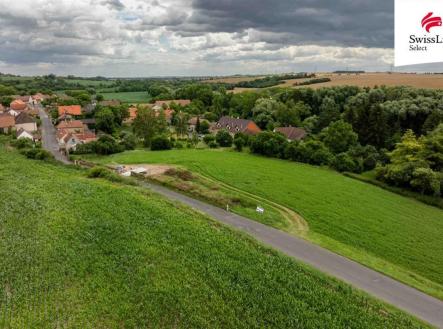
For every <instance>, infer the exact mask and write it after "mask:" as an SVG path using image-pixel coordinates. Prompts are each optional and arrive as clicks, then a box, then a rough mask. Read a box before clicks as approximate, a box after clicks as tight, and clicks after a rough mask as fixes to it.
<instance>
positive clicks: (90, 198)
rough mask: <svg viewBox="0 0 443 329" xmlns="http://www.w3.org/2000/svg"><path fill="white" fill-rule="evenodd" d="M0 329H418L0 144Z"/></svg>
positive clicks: (131, 196)
mask: <svg viewBox="0 0 443 329" xmlns="http://www.w3.org/2000/svg"><path fill="white" fill-rule="evenodd" d="M0 171H1V176H0V189H1V191H2V202H1V203H0V232H1V238H0V268H1V271H0V327H2V328H172V327H173V328H197V327H198V328H221V327H223V328H258V327H261V328H264V327H279V328H295V327H303V328H326V327H327V328H343V327H354V328H422V327H426V326H425V325H424V324H422V323H420V322H419V321H418V320H415V319H413V318H412V317H410V316H408V315H406V314H404V313H402V312H400V311H397V310H395V309H393V308H391V307H389V306H387V305H385V304H381V303H379V302H377V301H375V300H374V299H372V298H370V297H368V296H366V295H365V294H362V293H360V292H357V291H355V290H353V289H352V288H351V287H350V286H348V285H345V284H343V283H340V282H338V281H336V280H334V279H331V278H328V277H326V276H324V275H323V274H321V273H318V272H317V271H315V270H312V269H310V268H308V267H307V266H304V265H302V264H299V263H297V262H294V261H293V260H291V259H290V258H288V257H285V256H283V255H281V254H279V253H276V252H274V251H272V250H270V249H268V248H265V247H263V246H261V245H260V244H258V243H257V242H255V241H253V240H252V239H250V238H248V237H246V236H245V235H243V234H240V233H238V232H235V231H233V230H230V229H229V228H227V227H225V226H223V225H221V224H218V223H216V222H214V221H212V220H210V219H209V218H207V217H205V216H203V215H201V214H198V213H196V212H193V211H192V210H190V209H189V208H186V207H182V206H179V205H175V204H173V203H170V202H168V201H166V200H164V199H162V198H160V197H159V196H157V195H154V194H152V193H150V192H148V191H146V190H144V189H141V188H138V187H132V186H128V185H121V184H116V183H111V182H108V181H104V180H92V179H89V178H86V176H85V174H84V173H83V171H80V170H76V169H70V168H66V167H60V166H57V165H53V164H49V163H43V162H38V161H32V160H27V159H25V158H24V157H23V156H21V155H19V154H18V153H16V152H15V151H13V150H11V149H10V148H7V147H5V146H4V144H1V143H0Z"/></svg>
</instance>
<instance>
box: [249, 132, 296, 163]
mask: <svg viewBox="0 0 443 329" xmlns="http://www.w3.org/2000/svg"><path fill="white" fill-rule="evenodd" d="M287 143H288V141H287V140H286V138H285V137H284V136H283V135H281V134H278V133H273V132H270V131H264V132H262V133H260V134H258V135H257V136H256V137H255V138H254V139H253V141H252V142H251V151H252V152H253V153H257V154H262V155H266V156H269V157H279V158H284V156H285V150H286V145H287Z"/></svg>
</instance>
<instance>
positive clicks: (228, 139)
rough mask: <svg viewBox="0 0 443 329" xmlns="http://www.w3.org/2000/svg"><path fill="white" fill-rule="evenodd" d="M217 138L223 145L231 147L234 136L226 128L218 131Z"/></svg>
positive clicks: (219, 143)
mask: <svg viewBox="0 0 443 329" xmlns="http://www.w3.org/2000/svg"><path fill="white" fill-rule="evenodd" d="M215 140H216V141H217V143H218V145H220V146H221V147H231V145H232V136H231V135H230V134H229V132H227V131H226V130H224V129H222V130H219V131H218V132H217V134H216V135H215Z"/></svg>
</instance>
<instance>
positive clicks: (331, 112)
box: [317, 97, 340, 131]
mask: <svg viewBox="0 0 443 329" xmlns="http://www.w3.org/2000/svg"><path fill="white" fill-rule="evenodd" d="M339 119H340V108H339V106H338V105H337V104H336V103H335V100H334V98H332V97H325V98H324V99H323V102H322V103H321V106H320V115H319V117H318V122H317V131H320V130H321V129H323V128H325V127H327V126H329V124H330V123H331V122H334V121H337V120H339Z"/></svg>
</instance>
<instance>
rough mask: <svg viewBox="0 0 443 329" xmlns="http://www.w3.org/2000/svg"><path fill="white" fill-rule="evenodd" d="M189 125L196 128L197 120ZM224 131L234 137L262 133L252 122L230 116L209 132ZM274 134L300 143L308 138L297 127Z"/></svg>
mask: <svg viewBox="0 0 443 329" xmlns="http://www.w3.org/2000/svg"><path fill="white" fill-rule="evenodd" d="M188 124H189V126H190V127H193V126H194V127H195V125H196V118H192V119H191V120H190V121H189V122H188ZM194 129H195V128H194ZM222 129H223V130H226V131H227V132H229V133H230V134H231V135H232V136H235V135H236V134H238V133H242V134H245V135H249V136H254V135H257V134H259V133H260V132H262V130H261V129H260V128H259V127H258V126H257V124H256V123H255V122H254V121H252V120H247V119H240V118H232V117H228V116H224V117H221V118H220V119H219V120H218V121H217V122H216V123H215V124H211V125H210V128H209V131H210V132H212V133H217V131H219V130H222ZM274 132H278V133H280V134H282V135H284V136H285V137H286V138H287V140H288V141H299V140H302V139H304V138H305V137H306V136H307V133H306V131H305V130H304V129H303V128H297V127H277V128H275V129H274Z"/></svg>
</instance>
